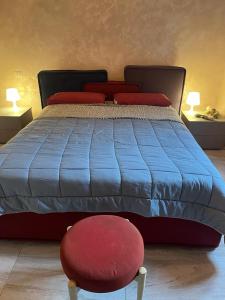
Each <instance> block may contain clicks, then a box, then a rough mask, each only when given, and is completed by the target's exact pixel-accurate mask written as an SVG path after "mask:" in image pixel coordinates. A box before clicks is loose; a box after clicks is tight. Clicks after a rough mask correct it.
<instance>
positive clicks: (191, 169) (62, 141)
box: [0, 66, 225, 247]
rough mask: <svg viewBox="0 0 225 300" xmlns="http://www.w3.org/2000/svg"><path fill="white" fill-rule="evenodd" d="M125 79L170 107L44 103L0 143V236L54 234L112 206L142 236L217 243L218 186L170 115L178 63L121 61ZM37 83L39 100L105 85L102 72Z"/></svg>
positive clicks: (223, 226)
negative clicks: (87, 85)
mask: <svg viewBox="0 0 225 300" xmlns="http://www.w3.org/2000/svg"><path fill="white" fill-rule="evenodd" d="M124 76H125V80H126V81H127V82H131V83H138V84H139V85H140V87H141V89H142V91H145V92H163V93H165V94H166V95H168V96H169V98H170V99H172V101H173V102H172V106H173V109H170V110H169V111H168V110H166V109H164V110H159V109H158V110H157V108H155V109H154V110H152V111H150V110H151V109H149V111H147V109H146V108H145V109H143V107H142V108H138V107H137V109H136V110H134V109H130V108H129V107H127V108H125V107H123V108H119V107H115V105H114V106H113V105H108V106H104V107H101V109H102V110H103V111H104V112H102V113H100V117H99V108H98V109H97V110H96V107H94V106H89V107H88V106H85V107H79V108H77V107H76V108H74V109H71V108H68V106H63V107H61V108H60V107H59V106H57V107H56V106H55V108H54V109H52V108H49V107H46V108H45V109H44V111H43V113H42V114H41V116H40V117H39V118H37V119H36V120H34V121H33V122H32V123H31V124H30V125H28V126H27V127H26V128H25V129H23V130H22V131H21V132H20V133H19V134H18V135H17V136H16V137H15V138H13V139H12V140H11V141H10V142H9V143H8V144H7V145H6V146H4V147H3V148H2V149H1V150H0V163H1V165H0V186H1V190H0V210H1V214H2V216H1V217H0V237H2V238H32V239H61V238H62V236H63V234H64V233H65V230H66V227H67V226H68V225H71V224H72V223H74V222H76V221H77V220H79V219H82V218H84V217H85V216H89V215H93V214H99V213H104V214H105V213H110V214H111V213H113V214H117V215H121V216H124V217H126V218H128V219H130V221H131V222H133V223H134V224H135V225H136V226H137V227H138V228H139V230H140V231H141V233H142V235H143V238H144V240H145V242H146V243H170V244H183V245H196V246H212V247H216V246H217V245H218V243H219V242H220V239H221V235H222V234H224V233H225V216H224V211H225V203H224V202H225V199H224V197H225V196H224V195H225V186H224V182H223V180H222V178H221V177H220V175H219V173H218V172H217V170H216V169H215V168H214V166H213V165H212V164H211V162H210V161H209V160H208V158H207V156H206V155H205V154H204V153H203V151H202V150H201V148H200V147H199V146H198V144H197V143H196V142H195V140H194V139H193V137H192V136H191V134H190V132H189V131H188V130H187V129H186V127H185V125H184V124H183V123H182V121H181V120H180V119H179V117H178V114H177V112H179V111H180V103H181V98H182V92H183V85H184V80H185V70H184V69H183V68H179V67H162V66H127V67H125V70H124ZM38 80H39V85H40V93H41V100H42V106H43V107H45V106H46V104H47V102H46V99H47V98H48V97H49V96H50V95H51V94H52V93H55V92H58V91H81V90H82V89H83V86H84V84H85V83H87V82H106V81H107V72H106V71H104V70H98V71H42V72H40V73H39V75H38ZM53 110H54V112H53ZM81 112H82V118H80V117H79V116H80V114H81ZM90 113H91V115H90ZM101 114H104V118H102V115H101ZM125 114H126V118H124V117H123V116H124V115H125ZM112 115H114V117H113V118H111V117H110V116H112ZM149 115H150V116H151V117H150V118H149ZM159 115H160V117H159ZM168 115H169V117H168ZM83 116H86V117H85V118H84V117H83ZM168 136H169V139H168ZM77 141H78V142H77ZM79 141H80V142H79ZM74 153H75V154H76V155H74ZM149 153H151V155H149ZM18 155H19V156H20V159H19V160H18ZM149 183H150V184H149ZM74 187H76V188H74Z"/></svg>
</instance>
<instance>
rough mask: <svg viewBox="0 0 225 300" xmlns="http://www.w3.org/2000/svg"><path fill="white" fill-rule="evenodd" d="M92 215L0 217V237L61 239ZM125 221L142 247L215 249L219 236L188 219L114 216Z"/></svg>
mask: <svg viewBox="0 0 225 300" xmlns="http://www.w3.org/2000/svg"><path fill="white" fill-rule="evenodd" d="M91 215H96V214H91V213H73V212H72V213H51V214H36V213H18V214H10V215H3V216H1V217H0V238H7V239H38V240H61V239H62V237H63V235H64V234H65V232H66V228H67V226H70V225H73V224H74V223H76V222H77V221H79V220H81V219H83V218H85V217H88V216H91ZM116 215H119V216H122V217H124V218H127V219H129V220H130V221H131V222H132V223H133V224H134V225H135V226H136V227H137V228H138V229H139V231H140V232H141V234H142V236H143V239H144V241H145V244H179V245H188V246H207V247H217V246H218V245H219V242H220V239H221V234H220V233H218V232H217V231H215V230H214V229H212V228H210V227H208V226H206V225H203V224H200V223H197V222H194V221H188V220H181V219H174V218H162V217H155V218H145V217H142V216H139V215H136V214H134V213H117V214H116Z"/></svg>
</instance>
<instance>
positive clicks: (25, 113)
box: [0, 107, 33, 144]
mask: <svg viewBox="0 0 225 300" xmlns="http://www.w3.org/2000/svg"><path fill="white" fill-rule="evenodd" d="M32 120H33V117H32V110H31V107H28V108H27V107H26V108H24V107H23V108H22V107H21V108H20V109H19V111H18V112H14V111H13V110H12V109H11V108H1V109H0V144H4V143H6V142H8V140H9V139H11V138H12V137H13V136H14V135H16V134H17V133H18V132H19V131H20V130H21V129H22V128H23V127H25V126H26V125H27V124H28V123H30V122H31V121H32Z"/></svg>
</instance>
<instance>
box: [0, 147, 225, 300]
mask: <svg viewBox="0 0 225 300" xmlns="http://www.w3.org/2000/svg"><path fill="white" fill-rule="evenodd" d="M207 153H208V155H210V157H211V158H212V160H213V161H214V163H215V164H216V165H217V166H218V168H219V169H220V171H221V174H222V175H223V176H224V178H225V151H208V152H207ZM145 266H146V267H147V269H148V277H147V284H146V289H145V295H144V300H147V299H148V300H150V299H153V300H167V299H168V300H197V299H198V300H199V299H204V300H213V299H217V300H220V299H221V300H222V299H223V300H224V299H225V247H224V245H223V241H222V242H221V245H220V247H218V248H217V249H215V250H210V249H202V248H200V249H198V248H183V247H166V246H163V247H159V246H154V247H146V249H145ZM135 295H136V286H135V283H132V284H131V285H129V286H128V287H127V288H126V289H122V290H119V291H117V292H115V293H109V294H107V295H106V294H93V293H88V292H85V291H80V293H79V300H103V299H104V300H122V299H123V300H124V299H126V300H134V299H136V298H135ZM50 299H54V300H65V299H68V294H67V280H66V278H65V276H64V274H63V272H62V269H61V265H60V260H59V243H57V242H32V241H7V240H0V300H50Z"/></svg>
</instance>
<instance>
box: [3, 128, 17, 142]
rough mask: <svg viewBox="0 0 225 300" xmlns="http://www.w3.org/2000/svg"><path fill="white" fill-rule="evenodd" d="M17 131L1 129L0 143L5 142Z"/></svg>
mask: <svg viewBox="0 0 225 300" xmlns="http://www.w3.org/2000/svg"><path fill="white" fill-rule="evenodd" d="M17 133H18V130H16V129H15V130H1V131H0V144H5V143H7V142H8V141H9V140H10V139H11V138H12V137H14V136H15V135H16V134H17Z"/></svg>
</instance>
